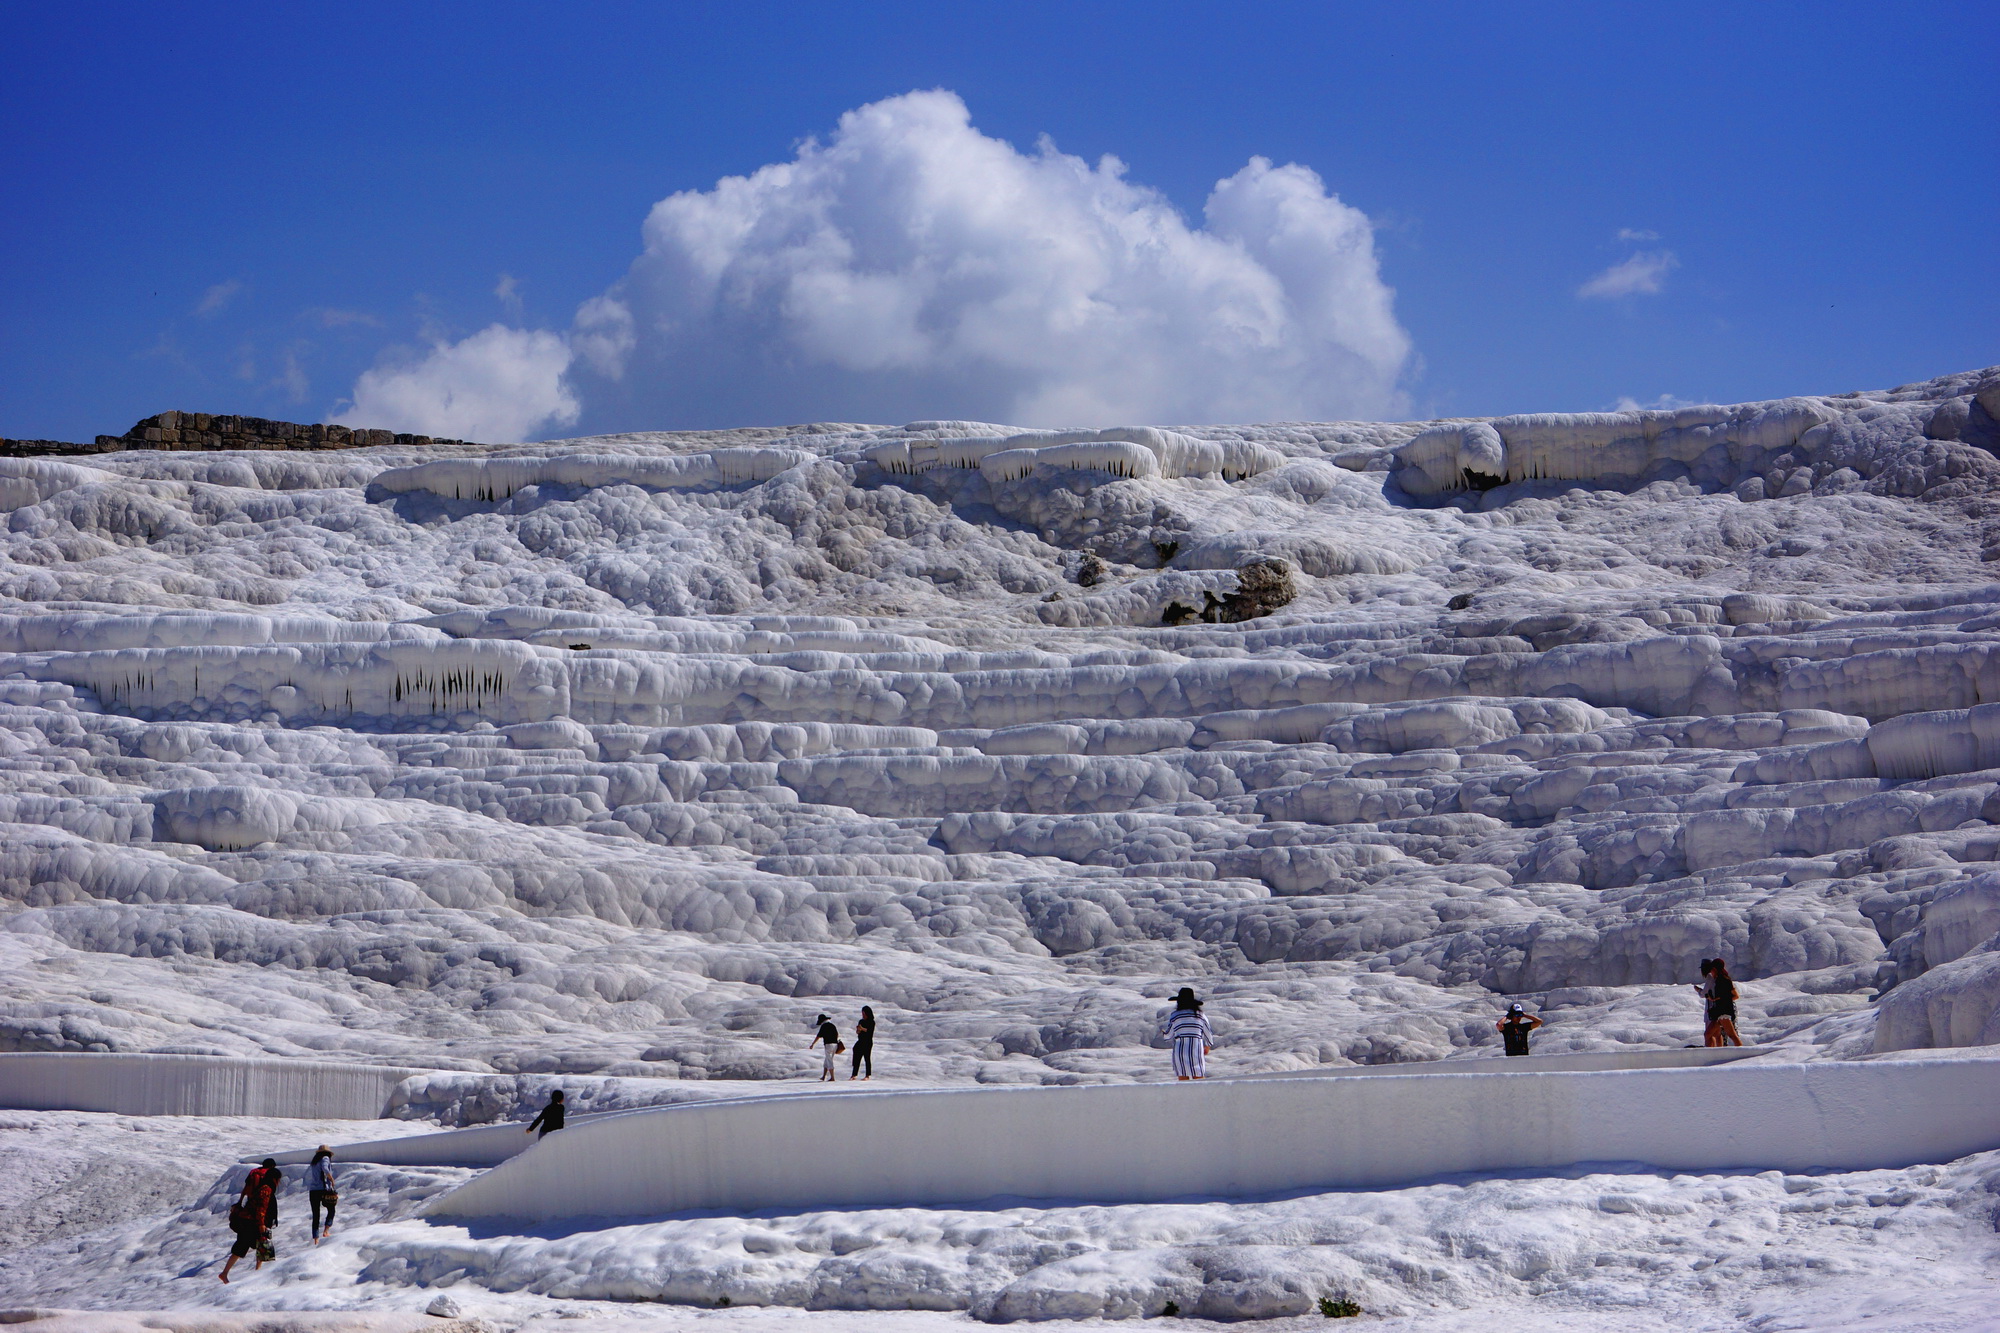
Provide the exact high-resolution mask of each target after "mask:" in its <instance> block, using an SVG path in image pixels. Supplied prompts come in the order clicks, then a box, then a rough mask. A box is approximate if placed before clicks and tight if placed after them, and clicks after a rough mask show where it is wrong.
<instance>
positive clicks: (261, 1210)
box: [222, 1157, 285, 1282]
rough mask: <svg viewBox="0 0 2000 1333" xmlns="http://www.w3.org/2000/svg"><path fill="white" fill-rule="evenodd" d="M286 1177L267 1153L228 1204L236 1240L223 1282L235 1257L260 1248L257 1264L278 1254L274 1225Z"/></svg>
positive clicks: (231, 1225)
mask: <svg viewBox="0 0 2000 1333" xmlns="http://www.w3.org/2000/svg"><path fill="white" fill-rule="evenodd" d="M284 1180H285V1178H284V1176H283V1175H282V1174H280V1173H279V1171H278V1162H277V1159H276V1158H274V1157H266V1158H265V1159H264V1160H263V1162H262V1163H260V1164H259V1165H258V1166H257V1167H256V1169H255V1170H253V1171H251V1172H250V1174H249V1175H247V1176H245V1177H243V1189H242V1191H241V1192H240V1193H239V1194H238V1195H237V1197H236V1202H234V1203H232V1204H230V1205H229V1229H230V1230H231V1231H233V1232H235V1233H236V1243H235V1244H234V1245H232V1246H230V1247H229V1261H228V1262H227V1263H225V1264H223V1265H222V1280H223V1281H224V1282H227V1281H229V1270H230V1269H232V1268H234V1267H236V1261H237V1260H238V1259H241V1258H242V1257H243V1256H244V1255H246V1254H248V1253H250V1251H252V1250H255V1251H257V1263H256V1268H262V1267H263V1266H264V1261H265V1260H267V1259H275V1258H277V1257H278V1252H277V1250H276V1249H275V1248H274V1247H273V1246H272V1244H271V1228H272V1227H274V1226H276V1225H277V1224H278V1187H279V1186H280V1185H282V1184H284ZM253 1271H254V1270H253Z"/></svg>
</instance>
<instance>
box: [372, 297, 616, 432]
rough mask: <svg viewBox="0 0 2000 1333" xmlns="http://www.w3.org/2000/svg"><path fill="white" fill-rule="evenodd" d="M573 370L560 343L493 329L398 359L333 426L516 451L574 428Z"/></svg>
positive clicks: (545, 335)
mask: <svg viewBox="0 0 2000 1333" xmlns="http://www.w3.org/2000/svg"><path fill="white" fill-rule="evenodd" d="M569 366H570V349H569V344H568V342H567V341H566V340H565V339H564V338H563V337H562V335H560V334H557V333H551V332H549V331H548V330H546V329H532V330H531V329H512V328H508V327H506V326H505V325H502V324H494V325H490V326H488V327H487V328H484V329H481V330H480V331H479V332H478V333H475V334H472V335H471V336H470V337H467V338H464V339H461V340H460V341H458V342H455V343H454V342H442V341H440V342H436V343H433V344H432V346H431V348H430V350H429V351H428V352H427V353H425V354H423V355H421V356H415V357H411V356H400V357H399V356H394V355H392V356H390V357H388V358H385V359H384V361H383V362H382V363H381V364H378V365H376V366H375V367H373V368H372V369H370V370H366V371H363V372H362V374H361V378H360V379H358V380H357V381H355V384H354V396H353V399H352V401H351V402H350V403H349V404H348V405H346V406H345V407H343V408H341V409H339V410H337V411H336V412H335V414H334V416H333V420H334V421H337V422H339V423H340V424H341V425H344V426H367V427H373V428H376V429H381V430H396V431H410V432H413V433H415V434H419V435H439V436H445V437H447V438H452V439H462V440H477V441H480V442H483V443H488V444H513V443H517V442H519V441H521V440H524V439H528V438H530V437H531V436H533V435H534V434H536V433H537V432H538V431H539V430H541V429H542V428H543V427H546V426H550V425H556V426H567V425H569V424H570V423H571V422H574V421H575V420H576V418H577V413H578V412H579V410H580V404H579V403H578V402H577V399H576V395H575V394H574V393H573V392H571V390H570V387H569V384H568V382H567V380H566V379H565V374H566V372H567V371H568V370H569Z"/></svg>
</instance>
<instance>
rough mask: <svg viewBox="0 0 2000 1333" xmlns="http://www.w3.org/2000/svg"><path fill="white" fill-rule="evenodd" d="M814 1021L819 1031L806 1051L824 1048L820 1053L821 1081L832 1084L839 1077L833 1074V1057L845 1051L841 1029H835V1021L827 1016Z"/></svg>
mask: <svg viewBox="0 0 2000 1333" xmlns="http://www.w3.org/2000/svg"><path fill="white" fill-rule="evenodd" d="M813 1021H814V1022H815V1023H818V1024H819V1031H818V1033H817V1034H816V1035H815V1036H814V1037H813V1039H812V1040H811V1041H809V1042H807V1043H806V1049H807V1050H811V1049H812V1048H813V1047H815V1046H819V1047H823V1048H824V1049H822V1050H821V1051H820V1061H819V1081H820V1082H822V1083H832V1082H834V1081H835V1080H836V1079H837V1078H838V1077H839V1076H838V1075H837V1074H835V1073H834V1072H833V1057H834V1056H835V1055H836V1054H837V1053H838V1052H839V1051H840V1050H842V1049H843V1048H842V1046H841V1043H840V1029H839V1028H837V1027H835V1026H834V1025H833V1020H832V1019H831V1018H828V1017H827V1016H826V1015H825V1014H821V1015H820V1016H819V1017H818V1018H816V1019H814V1020H813Z"/></svg>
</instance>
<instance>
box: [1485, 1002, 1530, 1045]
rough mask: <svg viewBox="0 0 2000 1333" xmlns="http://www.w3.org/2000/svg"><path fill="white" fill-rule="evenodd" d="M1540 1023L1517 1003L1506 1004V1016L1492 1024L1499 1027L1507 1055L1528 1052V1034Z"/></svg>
mask: <svg viewBox="0 0 2000 1333" xmlns="http://www.w3.org/2000/svg"><path fill="white" fill-rule="evenodd" d="M1541 1025H1542V1020H1541V1019H1539V1018H1536V1017H1535V1016H1534V1015H1533V1014H1531V1013H1529V1012H1528V1011H1527V1010H1526V1009H1524V1008H1522V1007H1521V1006H1520V1005H1518V1004H1510V1005H1508V1006H1507V1016H1506V1017H1505V1018H1503V1019H1501V1020H1500V1021H1499V1022H1498V1023H1495V1024H1494V1025H1493V1026H1494V1027H1496V1028H1499V1029H1500V1040H1501V1042H1502V1044H1504V1045H1505V1046H1506V1048H1507V1054H1509V1055H1526V1054H1527V1053H1528V1034H1529V1033H1530V1032H1533V1031H1534V1030H1535V1029H1536V1028H1538V1027H1540V1026H1541Z"/></svg>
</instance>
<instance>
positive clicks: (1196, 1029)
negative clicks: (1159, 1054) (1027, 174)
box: [1164, 986, 1215, 1083]
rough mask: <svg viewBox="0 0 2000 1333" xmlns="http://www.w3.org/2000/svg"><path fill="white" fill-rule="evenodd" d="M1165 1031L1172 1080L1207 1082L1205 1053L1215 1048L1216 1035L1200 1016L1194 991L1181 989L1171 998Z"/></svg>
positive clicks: (1190, 987)
mask: <svg viewBox="0 0 2000 1333" xmlns="http://www.w3.org/2000/svg"><path fill="white" fill-rule="evenodd" d="M1164 1031H1165V1033H1166V1037H1167V1040H1168V1041H1169V1042H1171V1043H1172V1044H1173V1052H1174V1077H1175V1078H1177V1079H1179V1080H1180V1081H1181V1082H1183V1083H1185V1082H1187V1081H1188V1080H1189V1079H1197V1078H1207V1077H1208V1053H1209V1051H1210V1050H1211V1049H1212V1048H1213V1047H1214V1045H1215V1034H1214V1032H1213V1031H1212V1030H1210V1028H1209V1026H1208V1020H1207V1019H1206V1018H1203V1017H1202V1016H1201V1001H1200V1000H1197V999H1195V998H1194V987H1192V986H1183V987H1181V993H1180V994H1178V995H1176V996H1174V1012H1173V1013H1172V1014H1171V1015H1169V1016H1168V1018H1167V1022H1166V1027H1165V1029H1164Z"/></svg>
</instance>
